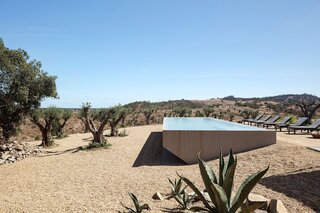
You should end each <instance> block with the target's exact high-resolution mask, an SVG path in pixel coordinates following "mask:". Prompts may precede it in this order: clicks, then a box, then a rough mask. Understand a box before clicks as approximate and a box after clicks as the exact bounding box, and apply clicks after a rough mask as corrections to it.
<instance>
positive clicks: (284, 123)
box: [263, 117, 291, 129]
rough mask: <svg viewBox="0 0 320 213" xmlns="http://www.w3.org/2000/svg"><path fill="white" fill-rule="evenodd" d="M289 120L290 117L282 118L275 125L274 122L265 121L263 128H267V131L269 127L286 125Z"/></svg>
mask: <svg viewBox="0 0 320 213" xmlns="http://www.w3.org/2000/svg"><path fill="white" fill-rule="evenodd" d="M290 120H291V117H284V118H283V119H282V120H281V121H280V122H279V123H277V122H276V121H274V122H271V120H270V121H266V122H264V123H263V128H264V127H267V129H269V126H274V127H275V126H276V125H277V124H280V125H281V124H283V125H287V123H288V122H289V121H290Z"/></svg>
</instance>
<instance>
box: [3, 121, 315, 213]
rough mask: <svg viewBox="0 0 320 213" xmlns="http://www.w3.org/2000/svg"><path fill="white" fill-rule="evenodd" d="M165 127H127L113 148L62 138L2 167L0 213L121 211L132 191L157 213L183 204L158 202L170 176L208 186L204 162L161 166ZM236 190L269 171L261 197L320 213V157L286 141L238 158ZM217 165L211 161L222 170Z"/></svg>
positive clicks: (291, 209)
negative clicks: (96, 147) (249, 177)
mask: <svg viewBox="0 0 320 213" xmlns="http://www.w3.org/2000/svg"><path fill="white" fill-rule="evenodd" d="M161 128H162V126H161V125H153V126H141V127H133V128H127V131H128V133H129V136H127V137H123V138H120V137H118V138H109V141H110V143H111V144H112V146H111V147H110V148H109V149H99V150H92V151H77V149H76V148H77V147H79V146H82V145H85V144H87V143H88V140H89V139H90V134H75V135H70V136H69V137H68V138H65V139H62V140H59V141H56V142H57V146H56V147H53V148H51V149H48V153H47V154H45V155H43V156H41V157H31V158H27V159H25V160H23V161H20V162H18V163H15V164H7V165H3V166H0V182H1V190H0V212H117V210H122V208H121V205H120V201H121V202H123V203H125V204H128V205H129V204H130V205H131V201H130V200H129V198H128V195H127V193H128V192H133V193H134V194H136V195H137V196H138V198H139V199H141V200H142V201H144V202H146V203H148V204H149V205H150V207H151V209H152V210H151V211H150V212H161V210H162V209H164V208H171V209H173V208H175V207H177V205H176V203H175V201H174V200H170V201H161V202H159V201H153V200H152V198H151V196H152V195H153V194H154V193H155V192H157V191H159V192H162V193H166V192H169V184H168V181H167V177H170V178H174V177H176V172H179V173H181V174H183V175H184V176H186V177H188V178H189V179H191V180H193V181H194V182H195V183H196V184H197V185H198V186H201V177H200V174H199V171H198V167H197V165H191V166H190V165H181V164H180V163H179V162H177V161H173V160H168V159H167V160H166V161H161V160H160V159H161V154H160V153H159V148H160V146H161V144H160V143H159V142H160V141H161V133H160V131H161ZM237 156H238V168H237V173H236V186H235V187H238V186H239V184H240V182H241V181H243V180H244V178H245V177H246V176H247V175H249V174H251V173H253V172H256V171H257V170H259V169H262V168H265V167H266V166H267V165H268V164H270V170H269V172H268V173H267V174H266V176H265V178H263V180H262V181H261V183H260V184H259V185H258V187H257V188H255V190H254V191H255V192H256V193H259V194H261V195H264V196H266V197H268V198H276V199H281V200H282V201H283V202H284V204H285V206H286V207H287V208H288V210H289V212H320V207H319V203H320V153H317V152H314V151H311V150H308V149H307V148H305V147H302V146H299V145H295V144H292V143H285V142H282V141H279V142H278V143H277V144H276V145H272V146H269V147H266V148H262V149H258V150H254V151H250V152H246V153H242V154H238V155H237ZM217 163H218V162H217V160H214V161H210V162H209V164H210V165H212V166H214V168H215V171H217V170H216V168H217Z"/></svg>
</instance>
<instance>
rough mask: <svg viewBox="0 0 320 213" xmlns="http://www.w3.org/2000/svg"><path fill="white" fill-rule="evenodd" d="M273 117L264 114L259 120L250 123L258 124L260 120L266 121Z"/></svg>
mask: <svg viewBox="0 0 320 213" xmlns="http://www.w3.org/2000/svg"><path fill="white" fill-rule="evenodd" d="M270 118H271V115H265V116H263V117H262V118H261V119H259V120H257V121H251V122H249V124H250V125H251V124H256V125H257V123H258V122H262V123H263V122H266V121H267V120H269V119H270Z"/></svg>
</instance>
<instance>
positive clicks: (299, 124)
mask: <svg viewBox="0 0 320 213" xmlns="http://www.w3.org/2000/svg"><path fill="white" fill-rule="evenodd" d="M307 121H308V118H307V117H302V118H299V119H298V120H297V122H295V123H294V124H287V123H285V124H281V123H279V124H277V125H276V126H275V127H276V131H277V129H280V132H281V130H282V128H288V127H289V126H290V127H291V126H301V125H303V124H304V123H305V122H307Z"/></svg>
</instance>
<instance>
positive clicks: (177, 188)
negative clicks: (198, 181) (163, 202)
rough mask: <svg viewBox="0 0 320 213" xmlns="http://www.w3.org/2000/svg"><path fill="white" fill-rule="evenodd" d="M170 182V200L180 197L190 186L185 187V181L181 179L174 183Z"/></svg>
mask: <svg viewBox="0 0 320 213" xmlns="http://www.w3.org/2000/svg"><path fill="white" fill-rule="evenodd" d="M168 180H169V183H170V187H171V193H170V195H169V196H168V197H167V198H168V199H170V198H173V197H175V196H176V195H180V194H182V193H183V192H184V190H185V189H186V188H187V187H188V185H185V186H183V181H182V179H181V178H180V177H179V179H178V180H177V179H174V181H172V180H170V179H169V178H168Z"/></svg>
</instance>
